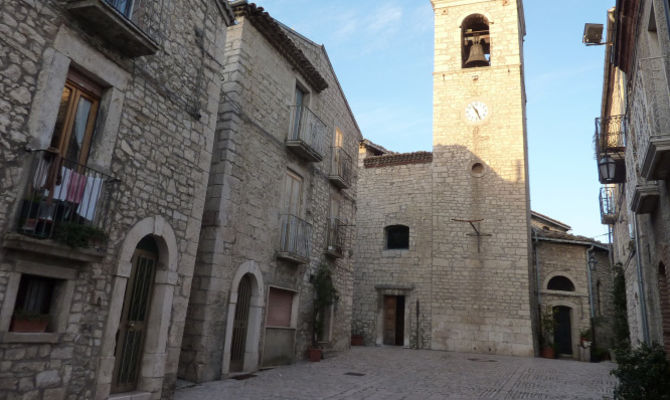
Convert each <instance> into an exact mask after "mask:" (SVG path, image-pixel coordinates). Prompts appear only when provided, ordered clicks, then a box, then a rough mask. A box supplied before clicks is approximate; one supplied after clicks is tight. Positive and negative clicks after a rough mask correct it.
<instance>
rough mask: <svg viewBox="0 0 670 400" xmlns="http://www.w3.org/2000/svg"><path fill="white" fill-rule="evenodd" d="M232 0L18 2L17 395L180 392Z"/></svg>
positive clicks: (8, 233)
mask: <svg viewBox="0 0 670 400" xmlns="http://www.w3.org/2000/svg"><path fill="white" fill-rule="evenodd" d="M232 20H233V16H232V11H231V10H230V8H229V7H228V5H227V3H225V2H223V1H220V0H205V1H198V2H192V1H187V0H173V1H170V2H154V1H146V0H145V1H141V0H137V1H132V2H131V1H124V0H105V1H102V0H86V1H84V0H70V1H65V0H48V1H19V0H4V1H3V2H2V8H1V10H0V171H1V172H0V189H1V190H0V305H1V306H0V397H2V398H3V399H28V398H30V399H41V398H44V399H93V398H97V399H104V398H108V397H110V398H123V399H131V398H132V399H158V398H161V397H163V398H166V397H170V395H171V392H172V390H173V388H174V384H175V380H176V376H177V365H178V359H179V354H180V349H181V339H182V331H183V329H184V323H185V320H186V311H187V304H188V300H189V293H190V291H191V283H192V279H193V270H194V265H195V259H196V253H197V248H198V240H199V237H198V234H199V231H200V225H201V218H202V215H203V209H204V206H205V201H206V197H205V194H206V189H207V182H208V176H209V170H210V164H211V163H210V161H211V157H212V151H213V146H214V138H215V128H216V120H217V110H218V108H219V103H220V96H219V94H220V92H221V91H220V88H221V67H222V65H223V63H224V59H223V51H224V44H225V36H226V26H227V25H229V24H231V23H232Z"/></svg>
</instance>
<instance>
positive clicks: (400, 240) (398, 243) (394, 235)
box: [384, 225, 409, 249]
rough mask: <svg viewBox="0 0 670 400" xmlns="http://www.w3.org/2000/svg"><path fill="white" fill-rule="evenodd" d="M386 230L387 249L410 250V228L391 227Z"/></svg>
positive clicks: (403, 226) (401, 226)
mask: <svg viewBox="0 0 670 400" xmlns="http://www.w3.org/2000/svg"><path fill="white" fill-rule="evenodd" d="M384 230H385V231H386V248H387V249H409V226H405V225H391V226H387V227H386V228H385V229H384Z"/></svg>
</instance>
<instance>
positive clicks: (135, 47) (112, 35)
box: [67, 0, 163, 57]
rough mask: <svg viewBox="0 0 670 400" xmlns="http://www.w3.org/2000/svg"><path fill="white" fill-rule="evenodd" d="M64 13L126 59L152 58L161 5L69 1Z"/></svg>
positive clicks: (130, 1)
mask: <svg viewBox="0 0 670 400" xmlns="http://www.w3.org/2000/svg"><path fill="white" fill-rule="evenodd" d="M67 9H68V10H69V11H70V13H72V15H74V16H75V17H76V18H77V19H78V20H79V21H80V22H81V23H82V24H83V28H84V29H86V30H88V31H90V32H92V33H94V34H96V35H98V36H100V37H102V38H103V39H104V40H105V41H106V42H107V43H108V44H109V45H110V47H114V48H116V49H117V50H119V51H120V52H122V53H123V54H125V55H126V56H128V57H139V56H147V55H151V54H155V53H156V52H157V51H158V48H159V43H158V37H159V35H158V33H159V32H160V26H159V24H160V19H161V15H162V11H163V10H162V2H158V1H151V0H134V1H133V0H69V2H68V4H67Z"/></svg>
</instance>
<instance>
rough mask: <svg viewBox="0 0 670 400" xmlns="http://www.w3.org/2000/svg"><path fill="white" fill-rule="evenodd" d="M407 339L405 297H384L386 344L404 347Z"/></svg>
mask: <svg viewBox="0 0 670 400" xmlns="http://www.w3.org/2000/svg"><path fill="white" fill-rule="evenodd" d="M404 337H405V296H384V344H386V345H390V346H402V345H403V340H404Z"/></svg>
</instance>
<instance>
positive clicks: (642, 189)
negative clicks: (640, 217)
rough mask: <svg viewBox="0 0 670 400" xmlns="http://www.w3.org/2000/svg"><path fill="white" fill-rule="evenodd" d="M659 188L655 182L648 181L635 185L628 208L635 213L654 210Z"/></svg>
mask: <svg viewBox="0 0 670 400" xmlns="http://www.w3.org/2000/svg"><path fill="white" fill-rule="evenodd" d="M660 195H661V194H660V190H659V189H658V184H657V183H656V182H648V183H643V184H639V185H636V186H635V193H634V194H633V201H632V202H631V206H630V209H631V210H632V211H633V212H634V213H636V214H649V213H652V212H654V211H655V210H656V207H657V206H658V200H659V198H660Z"/></svg>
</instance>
